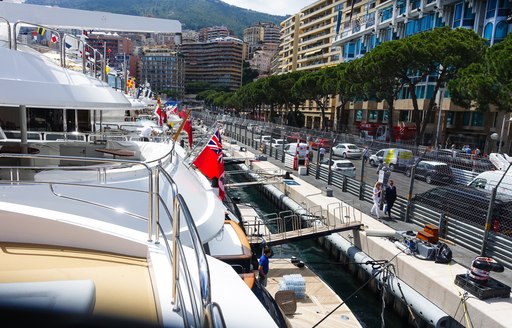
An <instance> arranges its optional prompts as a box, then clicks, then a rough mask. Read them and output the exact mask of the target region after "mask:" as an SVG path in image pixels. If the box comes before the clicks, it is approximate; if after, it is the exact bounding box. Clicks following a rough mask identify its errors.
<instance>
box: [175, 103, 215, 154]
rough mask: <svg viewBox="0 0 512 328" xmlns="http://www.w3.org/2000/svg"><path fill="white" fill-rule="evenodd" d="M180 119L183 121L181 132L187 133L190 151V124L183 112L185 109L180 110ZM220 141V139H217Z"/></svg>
mask: <svg viewBox="0 0 512 328" xmlns="http://www.w3.org/2000/svg"><path fill="white" fill-rule="evenodd" d="M180 117H181V118H182V119H183V120H185V124H184V125H183V130H185V132H187V134H188V145H189V146H190V149H192V123H190V120H189V119H188V115H187V113H186V112H185V109H182V110H181V112H180ZM219 140H220V137H219Z"/></svg>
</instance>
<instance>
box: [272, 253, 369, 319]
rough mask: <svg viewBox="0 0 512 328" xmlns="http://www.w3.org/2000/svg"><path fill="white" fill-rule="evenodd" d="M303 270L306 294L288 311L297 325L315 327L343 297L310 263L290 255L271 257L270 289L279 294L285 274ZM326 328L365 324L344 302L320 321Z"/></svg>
mask: <svg viewBox="0 0 512 328" xmlns="http://www.w3.org/2000/svg"><path fill="white" fill-rule="evenodd" d="M290 274H300V275H301V276H302V277H303V278H304V281H305V283H306V292H305V298H303V299H300V298H298V299H296V303H297V310H296V311H295V313H294V314H290V315H286V318H287V319H288V321H289V322H290V324H291V327H293V328H303V327H304V328H311V327H313V326H314V325H315V324H317V323H318V322H320V321H321V320H322V319H323V318H324V317H325V316H326V315H327V314H329V313H330V312H331V311H332V310H333V309H334V308H336V307H338V306H339V305H340V304H341V303H342V302H343V300H342V299H341V298H340V297H339V296H338V295H337V294H336V293H335V292H334V291H333V290H332V289H331V288H330V287H329V286H328V285H327V284H326V283H325V282H324V281H323V280H322V279H320V278H319V277H318V276H317V275H316V274H315V273H314V272H312V271H311V270H310V269H309V268H308V267H307V266H304V267H302V268H299V267H297V266H295V265H293V264H292V263H291V261H290V260H289V259H274V258H272V259H270V270H269V274H268V281H267V290H268V292H269V293H270V294H271V295H272V296H274V297H275V294H276V292H277V291H278V290H279V284H280V282H281V281H282V280H283V276H284V275H290ZM318 327H322V328H330V327H333V328H335V327H336V328H339V327H345V328H351V327H353V328H356V327H357V328H360V327H361V324H360V323H359V321H358V320H357V318H356V317H355V316H354V314H353V313H352V312H351V311H350V309H349V308H348V306H347V305H346V304H344V305H342V306H340V307H339V308H338V309H337V310H336V311H334V312H333V313H332V314H331V315H330V316H329V317H327V318H326V319H325V320H324V321H322V323H320V324H319V325H318Z"/></svg>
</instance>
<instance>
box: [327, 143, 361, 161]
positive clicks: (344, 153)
mask: <svg viewBox="0 0 512 328" xmlns="http://www.w3.org/2000/svg"><path fill="white" fill-rule="evenodd" d="M332 152H333V154H334V155H336V156H341V157H343V158H361V155H363V149H361V148H359V147H357V146H356V145H354V144H351V143H339V144H337V145H336V146H334V148H333V149H332Z"/></svg>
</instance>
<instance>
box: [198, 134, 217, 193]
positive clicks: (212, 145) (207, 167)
mask: <svg viewBox="0 0 512 328" xmlns="http://www.w3.org/2000/svg"><path fill="white" fill-rule="evenodd" d="M194 165H195V166H196V167H197V168H198V169H199V171H201V173H203V174H204V176H206V177H207V178H208V179H210V180H212V179H213V178H217V179H218V180H219V197H220V199H221V200H224V158H223V154H222V141H221V139H220V131H219V130H218V129H217V131H216V132H215V133H214V134H213V136H212V137H211V139H210V140H209V141H208V144H207V145H206V147H204V149H203V150H202V151H201V153H200V154H199V156H197V158H196V159H195V160H194Z"/></svg>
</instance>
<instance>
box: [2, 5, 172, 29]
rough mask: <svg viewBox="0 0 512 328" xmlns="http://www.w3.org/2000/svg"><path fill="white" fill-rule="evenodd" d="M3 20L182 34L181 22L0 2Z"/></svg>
mask: <svg viewBox="0 0 512 328" xmlns="http://www.w3.org/2000/svg"><path fill="white" fill-rule="evenodd" d="M0 12H1V13H2V18H4V19H6V20H7V21H9V22H10V23H15V22H28V23H30V24H38V25H41V26H45V27H54V28H76V29H82V30H95V31H98V30H107V31H120V32H153V33H181V23H180V22H179V21H177V20H171V19H160V18H149V17H142V16H133V15H120V14H112V13H107V12H101V11H86V10H78V9H68V8H60V7H50V6H39V5H29V4H25V3H23V4H18V3H8V2H0Z"/></svg>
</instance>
